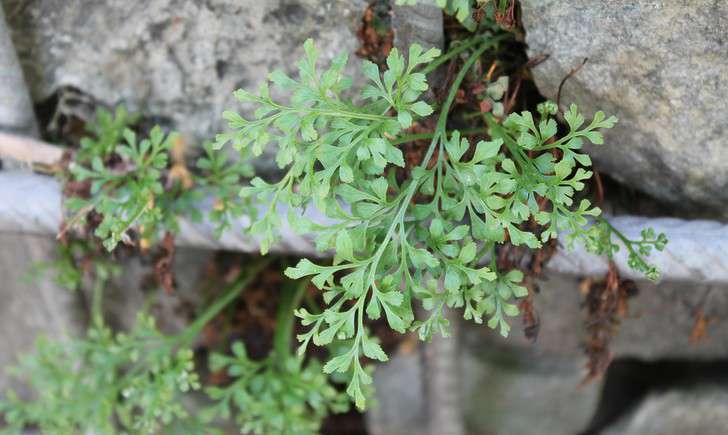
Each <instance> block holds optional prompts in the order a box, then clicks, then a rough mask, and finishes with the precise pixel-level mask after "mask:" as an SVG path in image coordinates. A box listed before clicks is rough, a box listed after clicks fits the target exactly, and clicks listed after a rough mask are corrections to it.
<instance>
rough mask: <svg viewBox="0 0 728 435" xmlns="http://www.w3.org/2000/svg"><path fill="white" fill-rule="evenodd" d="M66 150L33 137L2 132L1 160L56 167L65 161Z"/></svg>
mask: <svg viewBox="0 0 728 435" xmlns="http://www.w3.org/2000/svg"><path fill="white" fill-rule="evenodd" d="M63 152H64V149H63V148H61V147H57V146H55V145H51V144H48V143H46V142H41V141H39V140H36V139H33V138H31V137H25V136H18V135H15V134H10V133H2V132H0V159H12V160H15V161H18V162H21V163H25V164H28V165H30V166H32V165H44V166H48V167H54V166H56V165H58V164H59V163H60V162H61V160H62V159H63Z"/></svg>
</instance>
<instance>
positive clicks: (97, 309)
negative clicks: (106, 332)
mask: <svg viewBox="0 0 728 435" xmlns="http://www.w3.org/2000/svg"><path fill="white" fill-rule="evenodd" d="M105 285H106V280H105V279H97V280H96V282H95V283H94V287H93V293H92V295H91V323H92V324H93V325H94V326H97V327H101V326H103V323H104V314H103V311H102V302H103V299H104V286H105Z"/></svg>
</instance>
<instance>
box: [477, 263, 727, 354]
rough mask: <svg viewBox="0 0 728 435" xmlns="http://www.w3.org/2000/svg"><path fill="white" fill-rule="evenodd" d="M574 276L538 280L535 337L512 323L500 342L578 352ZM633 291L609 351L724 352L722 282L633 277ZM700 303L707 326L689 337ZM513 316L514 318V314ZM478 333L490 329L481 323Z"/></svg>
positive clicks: (580, 333) (579, 314)
mask: <svg viewBox="0 0 728 435" xmlns="http://www.w3.org/2000/svg"><path fill="white" fill-rule="evenodd" d="M579 282H580V279H579V278H576V277H573V276H568V275H561V274H557V273H552V274H549V276H548V280H545V281H541V282H540V288H541V291H540V293H539V294H538V295H536V297H535V300H534V306H535V307H536V309H537V310H538V312H539V313H540V320H541V329H540V333H539V336H538V340H537V341H536V342H535V343H533V344H532V343H531V342H530V341H528V340H526V339H525V338H524V337H523V334H521V333H520V332H519V330H518V329H519V328H518V327H517V326H516V325H514V329H513V332H512V334H511V336H510V337H508V339H506V340H503V341H504V344H507V345H508V346H513V347H516V348H518V349H523V350H528V349H532V350H533V351H534V352H536V353H538V354H540V355H543V356H546V357H559V358H566V357H571V358H579V357H581V355H582V344H583V343H584V341H585V339H586V331H585V329H584V320H585V312H584V310H582V307H581V304H582V301H583V296H582V295H581V293H580V291H579ZM637 287H638V289H639V293H638V295H637V296H635V297H633V298H630V299H629V300H628V305H629V309H628V313H627V315H626V317H624V318H622V319H621V320H620V325H619V327H618V330H617V333H616V336H615V337H614V339H613V341H612V344H611V350H612V351H613V352H614V356H615V357H635V358H640V359H645V360H655V359H660V358H699V359H704V358H721V357H725V356H726V355H728V288H727V287H726V286H716V285H705V284H700V283H680V282H662V283H658V284H653V283H649V282H638V283H637ZM697 309H702V310H703V312H704V314H705V316H706V319H708V326H707V329H706V333H707V335H706V338H705V339H703V340H699V341H698V342H696V343H691V341H690V335H691V332H692V330H693V326H694V325H695V321H696V317H695V312H696V310H697ZM515 322H518V321H517V320H516V321H515ZM482 333H483V334H488V335H493V334H492V333H491V332H489V331H488V330H487V329H485V328H483V329H482Z"/></svg>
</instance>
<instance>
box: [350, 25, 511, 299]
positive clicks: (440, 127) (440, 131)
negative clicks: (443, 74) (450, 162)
mask: <svg viewBox="0 0 728 435" xmlns="http://www.w3.org/2000/svg"><path fill="white" fill-rule="evenodd" d="M495 42H496V40H495V39H491V40H488V41H486V42H485V43H483V44H481V46H480V47H478V49H477V50H475V52H474V53H473V54H471V55H470V57H468V60H467V61H465V64H464V65H463V67H462V69H460V72H458V75H457V76H456V77H455V80H454V81H453V83H452V86H450V92H449V94H448V96H447V99H446V100H445V103H444V104H443V105H442V111H441V112H440V118H439V119H438V121H437V128H436V129H435V133H434V134H433V136H432V141H431V142H430V147H429V148H428V150H427V153H426V154H425V158H424V159H422V162H421V163H420V167H421V168H426V167H427V164H428V162H429V161H430V159H431V158H432V155H433V154H434V152H435V148H436V147H437V145H438V143H439V142H440V141H441V140H445V139H446V138H445V134H447V132H446V129H445V127H446V125H447V117H448V112H449V111H450V107H452V103H453V101H455V95H456V94H457V91H458V89H459V88H460V84H461V83H462V81H463V79H465V74H467V72H468V71H469V70H470V68H472V67H473V65H474V64H475V61H476V60H478V59H479V58H480V56H481V55H482V54H483V53H484V52H485V50H487V49H488V48H490V47H492V46H493V45H494V44H495ZM440 157H441V158H442V154H441V155H440ZM418 187H419V182H418V181H414V182H412V183H411V184H410V186H409V188H408V189H407V194H406V195H405V196H404V198H403V199H402V202H401V203H400V206H399V210H398V211H397V214H396V215H395V217H394V219H393V220H392V224H391V225H390V227H389V229H388V230H387V233H386V234H385V236H384V240H383V241H382V242H381V244H380V247H379V249H378V250H377V251H376V253H375V254H374V256H373V257H372V262H371V266H370V270H369V279H368V281H369V282H374V274H375V273H376V269H377V266H378V265H379V260H380V259H381V257H382V255H383V254H384V250H385V248H386V247H387V245H388V244H389V240H390V239H391V238H392V235H393V234H394V230H395V228H396V227H397V225H398V224H399V223H400V222H402V220H403V218H404V214H405V211H406V210H407V208H408V207H409V205H410V204H409V203H410V201H411V200H412V197H414V195H415V193H416V192H417V188H418ZM362 299H363V298H362ZM362 299H360V300H362ZM357 303H358V302H357ZM362 307H363V305H362ZM362 309H363V308H362Z"/></svg>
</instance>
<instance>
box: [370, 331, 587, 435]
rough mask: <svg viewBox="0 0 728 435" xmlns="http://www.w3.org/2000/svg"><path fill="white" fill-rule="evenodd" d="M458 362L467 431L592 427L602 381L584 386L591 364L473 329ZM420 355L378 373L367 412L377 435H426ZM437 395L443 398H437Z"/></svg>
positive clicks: (559, 433) (547, 433)
mask: <svg viewBox="0 0 728 435" xmlns="http://www.w3.org/2000/svg"><path fill="white" fill-rule="evenodd" d="M461 338H462V340H463V342H462V346H461V349H462V350H461V352H459V353H458V357H457V358H456V360H457V361H458V363H459V364H458V365H459V367H457V370H459V371H460V373H461V377H462V379H463V385H462V390H461V391H460V393H461V394H460V395H461V396H462V398H463V404H464V406H463V415H464V420H465V427H466V433H468V434H473V435H476V434H489V435H510V434H526V433H534V432H533V429H534V425H538V433H539V434H543V435H563V434H567V433H577V432H578V431H579V430H582V429H584V428H585V427H586V425H587V423H588V422H589V419H590V418H591V415H592V412H593V411H594V408H595V406H596V403H597V399H598V395H599V386H598V385H597V384H591V385H587V386H585V387H581V388H580V387H579V382H580V380H581V369H580V367H581V365H582V363H583V360H582V359H581V358H576V359H563V358H556V357H544V356H543V355H539V354H538V353H537V352H534V351H532V350H520V349H515V348H513V347H509V346H504V345H503V343H502V342H499V341H498V340H495V339H494V338H493V337H484V336H483V334H481V333H480V332H474V331H473V330H472V328H465V330H464V331H463V333H462V335H461ZM423 379H424V376H423V365H422V358H421V356H420V355H397V356H395V357H394V358H392V360H391V361H389V362H388V363H386V364H381V365H379V366H378V367H377V369H376V371H375V372H374V385H375V388H376V390H377V401H378V402H379V404H378V407H376V408H375V409H373V410H372V411H371V412H369V413H368V415H367V426H368V429H369V431H370V433H372V434H373V435H385V434H387V435H398V434H402V435H404V434H408V435H420V434H426V433H428V432H427V427H426V425H425V422H426V421H427V416H426V412H425V409H426V405H425V396H424V394H422V392H423V391H424V389H425V386H424V385H423ZM435 394H436V393H435Z"/></svg>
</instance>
